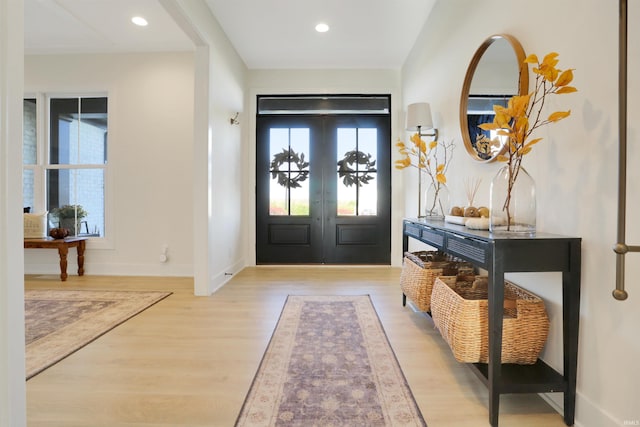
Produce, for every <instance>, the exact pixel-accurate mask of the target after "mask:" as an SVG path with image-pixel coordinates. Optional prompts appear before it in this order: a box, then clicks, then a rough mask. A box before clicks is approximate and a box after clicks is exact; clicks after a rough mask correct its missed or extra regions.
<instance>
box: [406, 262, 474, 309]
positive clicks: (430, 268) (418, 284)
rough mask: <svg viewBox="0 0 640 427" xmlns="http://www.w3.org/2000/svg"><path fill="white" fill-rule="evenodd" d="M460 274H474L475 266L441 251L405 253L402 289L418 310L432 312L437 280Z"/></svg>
mask: <svg viewBox="0 0 640 427" xmlns="http://www.w3.org/2000/svg"><path fill="white" fill-rule="evenodd" d="M458 274H466V275H468V274H473V265H472V264H470V263H468V262H465V261H460V260H458V259H456V258H454V257H452V256H451V255H448V254H444V253H442V252H439V251H419V252H405V254H404V263H403V265H402V273H401V274H400V288H402V293H403V294H405V295H406V296H407V298H409V299H410V300H411V301H413V303H414V304H415V305H416V307H417V308H418V310H421V311H430V310H431V291H432V289H433V281H434V280H435V278H436V277H438V276H455V275H458Z"/></svg>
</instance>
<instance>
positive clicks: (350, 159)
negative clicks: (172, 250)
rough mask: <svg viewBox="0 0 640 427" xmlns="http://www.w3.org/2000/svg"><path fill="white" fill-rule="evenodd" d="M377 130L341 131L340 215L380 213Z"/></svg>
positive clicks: (338, 152)
mask: <svg viewBox="0 0 640 427" xmlns="http://www.w3.org/2000/svg"><path fill="white" fill-rule="evenodd" d="M377 139H378V135H377V129H376V128H338V130H337V141H338V142H337V166H338V173H337V175H336V177H337V180H338V182H337V187H338V203H337V212H336V213H337V214H338V215H376V214H377V203H378V193H377V183H376V175H377V169H376V157H377Z"/></svg>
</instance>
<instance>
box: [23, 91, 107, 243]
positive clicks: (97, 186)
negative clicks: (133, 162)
mask: <svg viewBox="0 0 640 427" xmlns="http://www.w3.org/2000/svg"><path fill="white" fill-rule="evenodd" d="M45 99H46V101H44V100H45ZM40 104H44V108H40V107H41V105H40ZM107 136H108V115H107V98H106V97H90V96H87V97H46V96H38V97H35V98H28V99H25V100H24V131H23V163H24V173H23V194H24V196H23V197H24V204H25V207H30V208H31V210H32V211H43V210H46V211H48V212H49V226H50V227H64V228H67V229H69V231H70V234H72V235H84V236H91V237H105V224H106V221H105V176H106V172H107Z"/></svg>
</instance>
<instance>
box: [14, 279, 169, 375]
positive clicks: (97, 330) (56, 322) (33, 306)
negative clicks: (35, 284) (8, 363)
mask: <svg viewBox="0 0 640 427" xmlns="http://www.w3.org/2000/svg"><path fill="white" fill-rule="evenodd" d="M169 295H171V292H136V291H122V292H116V291H72V290H26V291H25V295H24V300H25V341H26V376H27V379H29V378H31V377H33V376H34V375H36V374H38V373H40V372H42V371H43V370H45V369H47V368H48V367H50V366H51V365H53V364H55V363H57V362H59V361H60V360H62V359H64V358H65V357H67V356H68V355H70V354H71V353H73V352H75V351H77V350H78V349H80V348H82V347H84V346H85V345H87V344H88V343H90V342H91V341H93V340H95V339H96V338H98V337H99V336H101V335H103V334H105V333H106V332H108V331H109V330H111V329H113V328H114V327H116V326H118V325H119V324H121V323H123V322H125V321H126V320H128V319H130V318H131V317H133V316H135V315H136V314H138V313H140V312H141V311H143V310H145V309H146V308H148V307H150V306H152V305H153V304H155V303H156V302H158V301H160V300H162V299H163V298H166V297H167V296H169Z"/></svg>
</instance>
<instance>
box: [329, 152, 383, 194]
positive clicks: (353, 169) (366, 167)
mask: <svg viewBox="0 0 640 427" xmlns="http://www.w3.org/2000/svg"><path fill="white" fill-rule="evenodd" d="M375 166H376V161H375V160H371V154H367V153H364V152H362V151H359V150H351V151H347V152H346V153H345V155H344V158H343V159H342V160H340V161H338V176H339V177H340V178H342V182H343V183H344V185H345V186H347V187H350V186H352V185H356V186H358V187H362V186H363V185H366V184H368V183H369V181H371V180H372V179H374V176H372V175H371V174H372V173H376V172H377V170H376V168H375Z"/></svg>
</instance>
